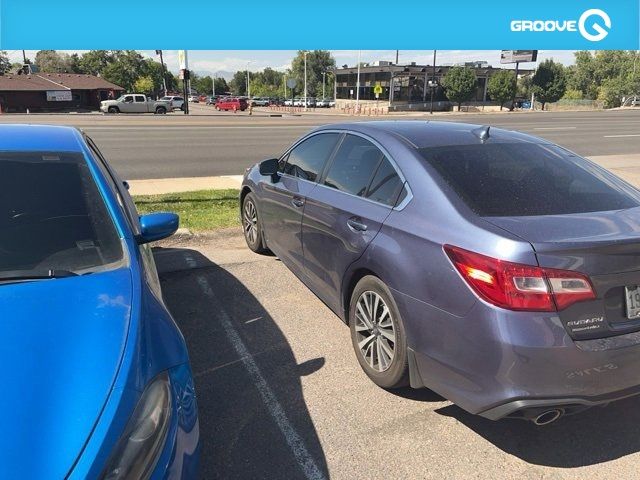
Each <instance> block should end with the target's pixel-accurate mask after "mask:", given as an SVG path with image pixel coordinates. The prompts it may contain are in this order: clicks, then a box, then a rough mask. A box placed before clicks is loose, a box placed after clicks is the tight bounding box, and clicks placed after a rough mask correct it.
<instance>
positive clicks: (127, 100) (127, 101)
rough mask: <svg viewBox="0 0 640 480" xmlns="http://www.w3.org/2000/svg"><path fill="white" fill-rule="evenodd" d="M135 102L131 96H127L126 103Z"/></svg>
mask: <svg viewBox="0 0 640 480" xmlns="http://www.w3.org/2000/svg"><path fill="white" fill-rule="evenodd" d="M132 102H133V97H132V96H131V95H127V96H126V97H124V103H132Z"/></svg>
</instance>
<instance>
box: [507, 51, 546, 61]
mask: <svg viewBox="0 0 640 480" xmlns="http://www.w3.org/2000/svg"><path fill="white" fill-rule="evenodd" d="M537 59H538V50H502V52H501V53H500V63H516V62H519V63H522V62H535V61H536V60H537Z"/></svg>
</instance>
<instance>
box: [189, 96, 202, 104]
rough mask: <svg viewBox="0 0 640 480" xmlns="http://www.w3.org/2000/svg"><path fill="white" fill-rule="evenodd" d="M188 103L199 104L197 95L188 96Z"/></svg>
mask: <svg viewBox="0 0 640 480" xmlns="http://www.w3.org/2000/svg"><path fill="white" fill-rule="evenodd" d="M189 102H190V103H200V97H198V95H189Z"/></svg>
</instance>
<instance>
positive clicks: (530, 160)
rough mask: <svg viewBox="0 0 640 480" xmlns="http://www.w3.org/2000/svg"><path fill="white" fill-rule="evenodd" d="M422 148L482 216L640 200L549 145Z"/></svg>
mask: <svg viewBox="0 0 640 480" xmlns="http://www.w3.org/2000/svg"><path fill="white" fill-rule="evenodd" d="M420 151H421V153H422V155H423V156H424V158H425V159H426V160H427V161H428V162H429V163H430V164H431V165H432V166H433V167H434V168H435V169H436V170H437V171H438V173H439V174H440V175H441V176H442V178H443V179H444V180H445V181H446V182H447V183H448V184H449V185H450V186H451V187H452V188H453V190H454V191H455V192H456V193H457V194H458V196H459V197H460V198H461V199H462V200H463V201H464V202H465V203H466V204H467V205H468V206H469V207H470V208H471V209H472V210H473V211H474V212H476V213H477V214H478V215H481V216H527V215H562V214H570V213H583V212H597V211H605V210H618V209H624V208H631V207H636V206H638V205H639V204H640V201H639V200H640V198H639V196H638V193H637V192H636V191H635V190H633V189H631V188H630V187H627V186H626V185H624V184H623V183H622V182H616V181H615V180H614V179H612V178H611V177H609V175H608V174H607V173H606V172H604V171H603V170H601V169H599V168H598V167H595V166H593V165H591V164H589V163H588V162H587V161H585V160H583V159H581V158H579V157H576V156H574V155H570V154H568V153H567V152H566V151H565V150H563V149H561V148H558V147H554V146H550V145H544V144H531V143H527V144H521V143H512V144H487V145H463V146H448V147H438V148H426V149H421V150H420Z"/></svg>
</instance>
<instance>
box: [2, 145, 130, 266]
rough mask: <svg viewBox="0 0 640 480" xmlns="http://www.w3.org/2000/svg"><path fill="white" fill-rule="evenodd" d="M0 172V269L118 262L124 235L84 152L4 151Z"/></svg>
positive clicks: (115, 263) (121, 252) (112, 263)
mask: <svg viewBox="0 0 640 480" xmlns="http://www.w3.org/2000/svg"><path fill="white" fill-rule="evenodd" d="M0 172H2V173H1V174H0V274H1V273H2V272H10V271H24V272H25V273H26V272H30V271H32V272H46V271H48V270H67V271H71V272H74V273H79V274H82V273H88V272H94V271H97V270H104V269H107V268H110V267H114V266H117V265H119V264H120V262H121V261H122V259H123V249H122V244H121V241H120V238H119V237H118V234H117V232H116V229H115V226H114V224H113V221H112V220H111V217H110V215H109V213H108V211H107V209H106V206H105V204H104V201H103V199H102V197H101V195H100V193H99V191H98V189H97V186H96V185H95V183H94V180H93V177H92V176H91V173H90V171H89V168H88V166H87V163H86V161H85V159H84V157H83V156H82V155H81V154H77V153H42V152H37V153H36V152H34V153H22V152H20V153H16V152H0Z"/></svg>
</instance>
